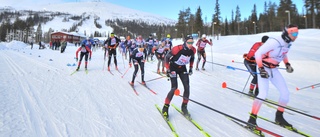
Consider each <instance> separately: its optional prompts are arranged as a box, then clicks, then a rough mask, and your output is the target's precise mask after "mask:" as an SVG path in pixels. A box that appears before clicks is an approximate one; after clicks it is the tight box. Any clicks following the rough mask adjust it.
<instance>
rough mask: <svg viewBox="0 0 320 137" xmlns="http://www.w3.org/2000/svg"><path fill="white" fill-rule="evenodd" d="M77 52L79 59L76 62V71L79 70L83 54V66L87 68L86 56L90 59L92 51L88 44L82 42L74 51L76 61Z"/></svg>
mask: <svg viewBox="0 0 320 137" xmlns="http://www.w3.org/2000/svg"><path fill="white" fill-rule="evenodd" d="M79 52H80V60H79V63H78V68H77V69H76V70H77V71H78V70H79V68H80V65H81V61H82V58H83V56H85V57H84V60H85V62H84V64H85V67H84V68H85V69H86V70H87V65H88V57H89V60H91V55H92V52H91V50H90V48H89V47H88V46H86V45H85V44H82V45H81V47H79V48H78V50H77V51H76V60H77V61H78V53H79Z"/></svg>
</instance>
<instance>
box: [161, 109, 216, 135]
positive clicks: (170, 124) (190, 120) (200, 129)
mask: <svg viewBox="0 0 320 137" xmlns="http://www.w3.org/2000/svg"><path fill="white" fill-rule="evenodd" d="M155 106H156V108H157V109H158V111H159V112H160V114H161V116H162V117H163V119H164V120H165V121H166V123H167V124H168V126H169V128H170V129H171V131H172V134H173V135H174V136H175V137H178V136H179V135H178V133H177V132H176V130H175V128H174V126H173V125H172V123H171V122H170V120H169V119H168V118H165V117H164V116H163V115H162V110H161V108H160V107H159V106H158V105H157V104H155ZM171 106H173V107H174V108H175V109H176V110H177V111H178V112H179V113H180V114H181V115H183V117H185V118H186V119H187V120H188V121H189V122H191V123H192V124H193V125H194V126H195V127H196V128H197V129H199V131H200V132H201V133H202V134H203V135H204V136H205V137H211V136H210V134H209V133H207V132H205V131H204V130H203V128H202V127H201V126H200V125H199V124H198V123H197V122H196V121H195V120H193V119H192V118H191V117H190V116H185V115H184V114H183V112H182V111H181V110H180V109H179V108H178V107H176V106H175V105H174V104H171Z"/></svg>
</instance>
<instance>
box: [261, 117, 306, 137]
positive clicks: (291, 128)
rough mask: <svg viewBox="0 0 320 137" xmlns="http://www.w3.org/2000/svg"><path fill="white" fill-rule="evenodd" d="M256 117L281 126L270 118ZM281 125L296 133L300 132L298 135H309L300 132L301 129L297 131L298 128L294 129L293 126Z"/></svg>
mask: <svg viewBox="0 0 320 137" xmlns="http://www.w3.org/2000/svg"><path fill="white" fill-rule="evenodd" d="M257 118H260V119H262V120H265V121H267V122H270V123H273V124H275V125H278V126H281V125H279V124H278V123H276V122H274V121H271V120H270V119H268V118H265V117H262V116H257ZM281 127H283V128H285V129H288V130H290V131H292V132H295V133H297V134H300V135H302V136H305V137H311V136H310V135H308V134H306V133H304V132H302V131H299V130H298V129H296V128H294V127H285V126H281Z"/></svg>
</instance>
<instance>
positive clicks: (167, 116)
mask: <svg viewBox="0 0 320 137" xmlns="http://www.w3.org/2000/svg"><path fill="white" fill-rule="evenodd" d="M169 106H170V105H169V104H164V106H163V108H162V116H163V117H164V118H165V119H166V120H168V119H169V113H168V109H169Z"/></svg>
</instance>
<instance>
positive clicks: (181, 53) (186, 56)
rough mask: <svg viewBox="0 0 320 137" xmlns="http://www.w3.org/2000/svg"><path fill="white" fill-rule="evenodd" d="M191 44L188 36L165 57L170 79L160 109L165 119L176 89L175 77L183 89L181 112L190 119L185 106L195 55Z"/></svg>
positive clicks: (191, 38)
mask: <svg viewBox="0 0 320 137" xmlns="http://www.w3.org/2000/svg"><path fill="white" fill-rule="evenodd" d="M193 42H194V41H193V37H192V36H189V37H187V38H185V41H184V43H183V44H181V45H178V46H175V47H173V48H172V50H171V51H170V52H169V53H168V54H167V55H166V56H165V67H166V69H167V76H168V77H170V80H171V89H170V91H169V93H168V94H167V97H166V99H165V101H164V106H163V108H162V114H163V116H164V117H165V118H169V114H168V108H169V106H170V102H171V100H172V98H173V94H174V92H175V90H176V89H177V88H178V81H177V75H179V77H180V79H181V81H182V84H183V87H184V93H183V97H184V98H183V102H182V105H181V110H182V112H183V114H184V115H185V116H187V117H190V114H189V112H188V109H187V104H188V101H189V100H188V99H187V98H189V94H190V91H189V90H190V87H189V75H192V67H193V62H194V54H195V53H196V49H195V48H194V47H193V46H192V45H193ZM189 63H190V64H189ZM187 64H189V72H187V68H186V65H187Z"/></svg>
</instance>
